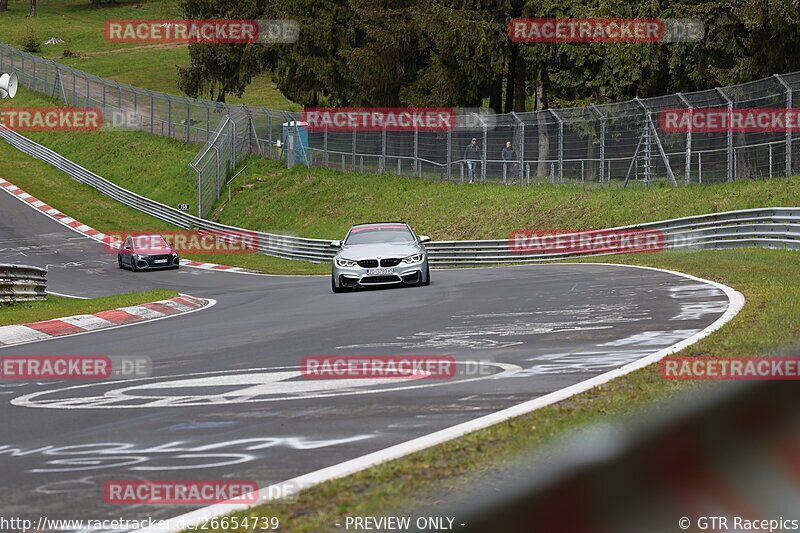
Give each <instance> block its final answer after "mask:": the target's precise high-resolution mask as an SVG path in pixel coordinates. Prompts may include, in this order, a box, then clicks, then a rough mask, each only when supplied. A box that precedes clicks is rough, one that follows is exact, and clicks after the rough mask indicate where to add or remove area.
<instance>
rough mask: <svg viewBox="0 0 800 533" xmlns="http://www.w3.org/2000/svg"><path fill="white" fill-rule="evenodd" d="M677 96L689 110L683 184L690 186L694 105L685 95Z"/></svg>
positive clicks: (679, 94)
mask: <svg viewBox="0 0 800 533" xmlns="http://www.w3.org/2000/svg"><path fill="white" fill-rule="evenodd" d="M677 95H678V98H680V99H681V102H683V105H685V106H686V108H687V109H688V110H689V127H688V128H687V129H686V164H685V168H684V170H683V174H684V176H683V182H684V184H685V185H689V181H690V179H689V174H690V172H691V168H692V104H691V103H689V100H687V99H686V97H685V96H683V93H677Z"/></svg>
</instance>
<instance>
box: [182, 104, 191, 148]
mask: <svg viewBox="0 0 800 533" xmlns="http://www.w3.org/2000/svg"><path fill="white" fill-rule="evenodd" d="M183 100H184V101H185V102H186V142H187V143H188V142H189V128H190V127H191V125H192V103H191V102H190V101H189V99H188V98H186V97H184V98H183Z"/></svg>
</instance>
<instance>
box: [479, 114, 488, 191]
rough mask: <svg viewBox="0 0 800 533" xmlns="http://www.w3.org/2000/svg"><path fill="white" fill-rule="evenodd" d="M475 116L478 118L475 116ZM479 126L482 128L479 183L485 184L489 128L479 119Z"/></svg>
mask: <svg viewBox="0 0 800 533" xmlns="http://www.w3.org/2000/svg"><path fill="white" fill-rule="evenodd" d="M476 116H480V115H477V114H476ZM481 125H482V126H483V150H481V152H482V153H481V183H486V141H487V140H488V138H489V127H488V126H487V125H486V122H484V120H483V118H481Z"/></svg>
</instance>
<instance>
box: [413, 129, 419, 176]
mask: <svg viewBox="0 0 800 533" xmlns="http://www.w3.org/2000/svg"><path fill="white" fill-rule="evenodd" d="M417 157H419V127H418V126H417V125H416V124H414V172H413V175H414V176H415V177H416V176H417V170H418V164H417Z"/></svg>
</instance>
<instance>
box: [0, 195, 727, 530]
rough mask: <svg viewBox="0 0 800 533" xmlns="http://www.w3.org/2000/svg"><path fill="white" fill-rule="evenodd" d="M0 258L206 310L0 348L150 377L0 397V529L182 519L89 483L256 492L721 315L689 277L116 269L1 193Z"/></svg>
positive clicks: (57, 288) (531, 269)
mask: <svg viewBox="0 0 800 533" xmlns="http://www.w3.org/2000/svg"><path fill="white" fill-rule="evenodd" d="M0 262H13V263H21V264H31V265H38V266H45V265H47V266H48V268H49V274H48V276H49V290H51V291H53V292H56V293H62V294H69V295H74V296H82V297H96V296H101V295H108V294H115V293H122V292H130V291H140V290H148V289H153V288H168V289H176V290H178V291H180V292H183V293H186V294H190V295H192V296H196V297H203V298H213V299H216V300H217V304H216V305H215V306H213V307H211V308H209V309H206V310H202V311H199V312H196V313H191V314H187V315H183V316H176V317H172V318H169V319H166V320H160V321H155V322H150V323H144V324H139V325H134V326H129V327H121V328H116V329H111V330H106V331H100V332H95V333H90V334H85V335H78V336H73V337H63V338H58V339H54V340H48V341H44V342H36V343H31V344H25V345H20V346H17V347H13V346H12V347H6V348H3V349H0V355H109V356H147V357H149V358H150V359H151V360H152V363H153V367H152V376H151V377H150V378H145V379H140V380H117V381H107V380H104V381H92V382H89V381H74V380H70V381H66V380H65V381H61V382H11V381H8V382H0V417H1V420H2V427H3V429H2V434H1V435H2V437H1V441H0V471H1V472H2V473H3V474H2V493H3V498H2V502H0V506H2V509H0V515H5V516H18V517H26V518H33V519H36V518H37V517H39V516H42V515H44V516H47V517H49V518H83V519H101V518H115V517H126V518H131V519H142V518H145V517H153V518H169V517H173V516H176V515H178V514H181V513H184V512H188V511H191V510H193V509H195V508H196V507H188V506H185V507H180V506H175V505H158V506H155V505H151V506H145V505H130V506H124V505H109V504H107V503H106V502H105V501H104V497H103V486H104V483H105V482H106V481H109V480H120V479H139V480H174V479H197V480H209V479H244V480H255V481H257V482H258V483H259V485H260V486H266V485H268V484H271V483H276V482H280V481H283V480H286V479H290V478H292V477H295V476H298V475H300V474H304V473H307V472H311V471H314V470H317V469H320V468H323V467H326V466H330V465H334V464H337V463H340V462H342V461H345V460H348V459H353V458H356V457H359V456H361V455H364V454H367V453H370V452H374V451H377V450H380V449H383V448H386V447H387V446H391V445H394V444H398V443H401V442H405V441H407V440H410V439H412V438H416V437H420V436H422V435H426V434H429V433H432V432H434V431H436V430H440V429H443V428H447V427H449V426H453V425H455V424H458V423H461V422H465V421H468V420H471V419H474V418H477V417H480V416H483V415H486V414H490V413H493V412H496V411H498V410H500V409H503V408H507V407H510V406H512V405H516V404H519V403H521V402H524V401H527V400H530V399H533V398H536V397H539V396H541V395H544V394H547V393H550V392H553V391H556V390H559V389H562V388H564V387H567V386H569V385H573V384H575V383H578V382H581V381H584V380H586V379H588V378H591V377H593V376H596V375H598V374H601V373H604V372H607V371H609V370H611V369H614V368H617V367H620V366H622V365H624V364H626V363H630V362H632V361H635V360H637V359H640V358H642V357H644V356H646V355H649V354H651V353H653V352H656V351H658V350H660V349H662V348H665V347H667V346H670V345H672V344H674V343H676V342H678V341H680V340H682V339H685V338H687V337H690V336H691V335H693V334H695V333H697V332H698V331H700V330H702V329H703V328H705V327H707V326H708V325H710V324H711V323H712V322H714V321H715V320H716V319H717V318H719V317H720V316H721V315H722V314H723V313H724V312H725V310H726V309H727V308H728V305H729V302H728V297H727V296H726V294H725V293H724V292H723V291H722V290H720V289H719V288H717V287H715V286H712V285H709V284H706V283H702V282H699V281H697V280H693V279H689V278H685V277H683V276H678V275H675V274H671V273H667V272H660V271H654V270H646V269H638V268H630V267H621V266H609V265H599V264H598V265H591V264H548V265H533V266H524V267H503V268H487V269H458V270H442V271H437V270H434V271H433V272H432V283H431V285H430V286H429V287H413V288H399V289H387V290H370V291H363V292H356V293H347V294H332V293H331V290H330V280H329V278H328V277H323V276H311V277H303V276H259V275H247V274H236V273H222V272H214V271H208V270H200V269H193V268H185V267H184V268H181V269H180V270H178V271H172V270H170V271H160V272H143V273H133V272H130V271H127V270H119V269H118V268H117V265H116V256H115V255H109V254H107V253H105V252H104V250H103V247H102V245H100V244H99V243H97V242H95V241H92V240H91V239H89V238H86V237H83V236H81V235H79V234H77V233H75V232H73V231H71V230H70V229H68V228H66V227H64V226H62V225H60V224H58V223H56V222H55V221H53V220H50V219H49V218H47V217H46V216H44V215H42V214H40V213H38V212H37V211H36V210H34V209H31V208H30V207H28V206H26V205H23V204H22V203H21V202H20V201H19V200H17V199H15V198H13V197H11V196H10V195H8V194H4V193H0ZM309 355H449V356H452V357H454V358H455V359H456V360H458V361H460V364H459V368H463V369H464V371H463V372H459V373H458V374H457V375H456V376H455V377H454V378H451V379H442V380H419V379H393V380H386V379H383V380H381V379H361V380H336V379H333V380H331V379H328V380H309V379H306V378H303V377H301V376H299V369H298V365H299V364H300V360H301V358H303V357H305V356H309ZM468 362H474V363H468ZM470 365H472V366H470ZM468 368H473V369H475V368H480V371H478V372H468V371H467V370H466V369H468Z"/></svg>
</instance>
